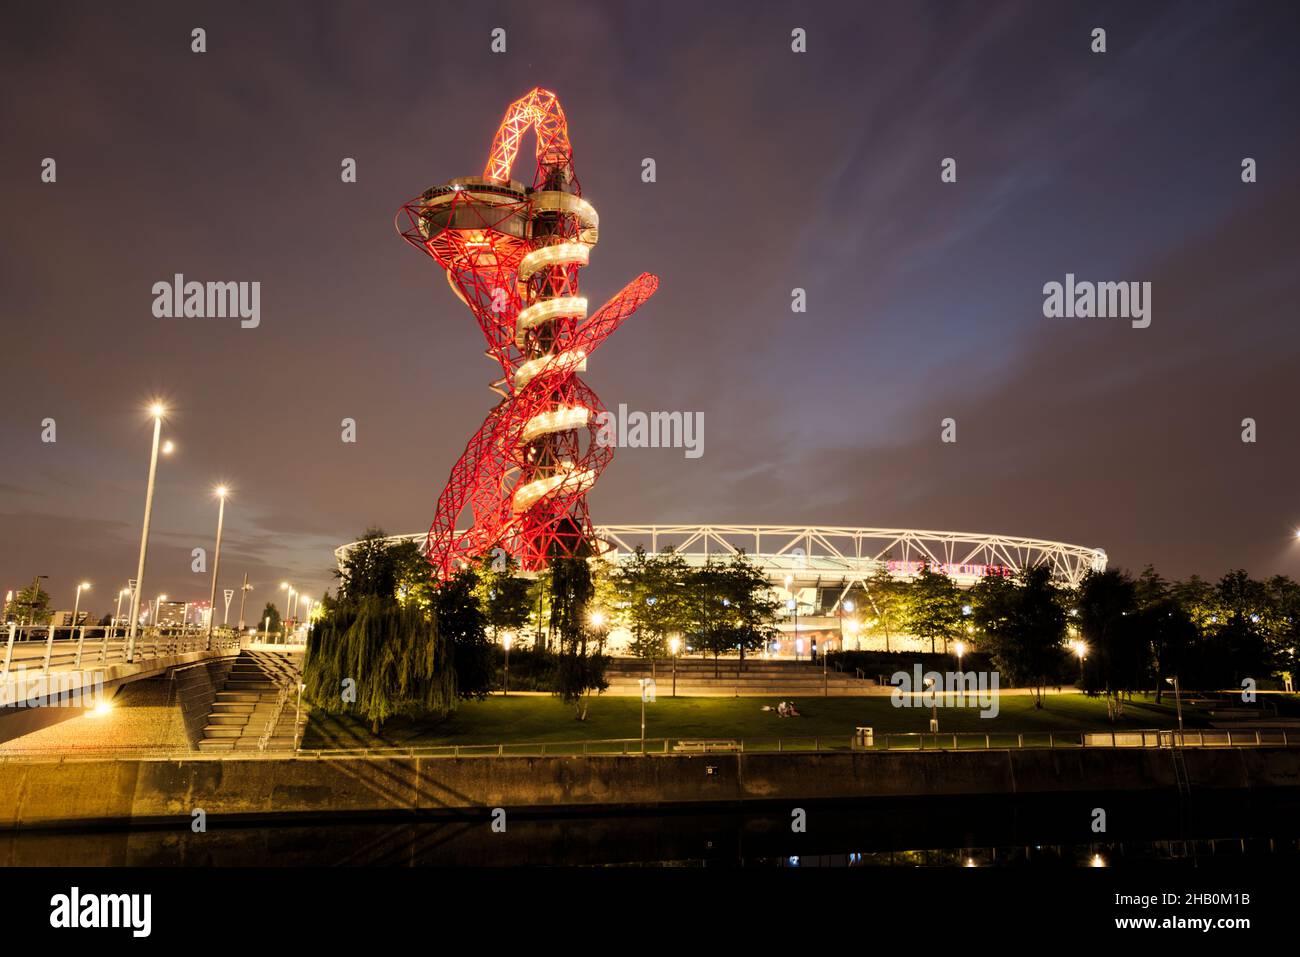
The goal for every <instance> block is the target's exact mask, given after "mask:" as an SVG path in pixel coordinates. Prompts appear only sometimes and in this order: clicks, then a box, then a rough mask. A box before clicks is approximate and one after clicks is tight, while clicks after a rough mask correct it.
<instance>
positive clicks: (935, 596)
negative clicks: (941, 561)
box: [904, 562, 964, 653]
mask: <svg viewBox="0 0 1300 957" xmlns="http://www.w3.org/2000/svg"><path fill="white" fill-rule="evenodd" d="M904 594H905V596H906V602H905V615H904V618H905V621H906V623H907V627H908V628H909V629H910V630H911V632H912V634H914V635H916V636H917V637H918V638H922V639H925V638H929V639H930V651H931V653H933V652H934V651H935V642H936V640H937V639H939V638H942V639H943V650H944V651H945V652H947V650H948V639H949V638H951V637H953V636H954V635H955V634H956V633H957V631H958V629H959V628H960V627H961V619H962V614H961V609H962V604H963V603H964V599H963V598H962V593H961V590H960V589H958V587H957V584H956V582H954V581H953V580H952V579H951V578H949V577H948V576H947V575H945V574H944V573H943V572H941V571H935V569H934V568H933V566H931V565H930V563H929V562H927V563H926V564H925V566H924V567H922V569H921V573H920V574H919V575H917V576H916V577H915V578H913V579H912V580H911V581H910V582H909V583H908V585H907V590H906V592H905V593H904Z"/></svg>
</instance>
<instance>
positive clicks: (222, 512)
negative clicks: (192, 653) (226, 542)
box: [207, 485, 230, 651]
mask: <svg viewBox="0 0 1300 957" xmlns="http://www.w3.org/2000/svg"><path fill="white" fill-rule="evenodd" d="M213 492H214V494H215V495H216V496H217V500H218V502H219V503H220V504H219V505H218V506H217V548H216V552H215V553H214V554H213V556H212V591H211V592H209V594H208V642H207V644H208V651H211V650H212V626H213V625H214V624H216V618H217V575H218V574H219V573H220V571H221V529H222V527H223V526H224V525H225V523H226V496H227V495H228V494H229V492H230V489H228V488H226V487H225V486H224V485H218V486H217V487H216V488H215V489H213Z"/></svg>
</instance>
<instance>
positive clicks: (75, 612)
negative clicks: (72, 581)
mask: <svg viewBox="0 0 1300 957" xmlns="http://www.w3.org/2000/svg"><path fill="white" fill-rule="evenodd" d="M83 591H90V582H82V583H81V584H80V585H78V586H77V600H76V601H75V602H73V603H72V630H71V631H69V632H68V637H69V638H71V637H72V636H73V635H75V634H76V633H77V619H78V616H79V615H80V614H81V593H82V592H83Z"/></svg>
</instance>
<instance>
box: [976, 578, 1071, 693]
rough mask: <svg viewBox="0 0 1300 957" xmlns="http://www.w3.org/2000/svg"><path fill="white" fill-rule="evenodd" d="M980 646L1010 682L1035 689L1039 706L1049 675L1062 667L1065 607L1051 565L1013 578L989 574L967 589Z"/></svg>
mask: <svg viewBox="0 0 1300 957" xmlns="http://www.w3.org/2000/svg"><path fill="white" fill-rule="evenodd" d="M970 598H971V603H972V606H973V608H972V612H973V615H974V619H975V626H976V628H977V629H978V630H979V633H980V636H981V647H982V649H983V650H985V651H987V652H988V653H989V655H990V656H991V657H992V658H993V661H994V664H995V665H996V666H997V668H998V671H999V672H1001V673H1002V675H1003V677H1004V683H1006V684H1009V685H1013V686H1015V685H1018V686H1027V687H1030V688H1032V689H1033V692H1034V706H1035V707H1036V708H1041V707H1043V700H1044V689H1045V687H1046V685H1047V682H1048V680H1049V678H1053V677H1055V676H1056V675H1058V674H1059V673H1060V672H1061V670H1062V666H1063V660H1064V648H1063V642H1064V639H1065V621H1066V614H1065V609H1064V608H1062V603H1061V599H1060V595H1059V594H1058V592H1057V589H1056V586H1055V584H1054V583H1053V582H1052V573H1051V569H1050V568H1049V567H1048V566H1047V565H1045V564H1040V565H1034V566H1030V567H1026V568H1023V569H1021V571H1020V573H1019V574H1018V575H1017V576H1016V578H1015V579H1014V580H1012V579H1009V578H1006V577H1003V576H1000V575H989V576H987V577H985V578H983V579H981V580H980V583H979V584H978V585H976V586H975V587H974V588H973V589H971V592H970Z"/></svg>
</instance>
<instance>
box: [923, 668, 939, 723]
mask: <svg viewBox="0 0 1300 957" xmlns="http://www.w3.org/2000/svg"><path fill="white" fill-rule="evenodd" d="M925 687H927V688H929V689H931V690H930V733H931V734H938V733H939V689H938V688H936V687H935V685H934V679H933V678H926V679H925Z"/></svg>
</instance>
